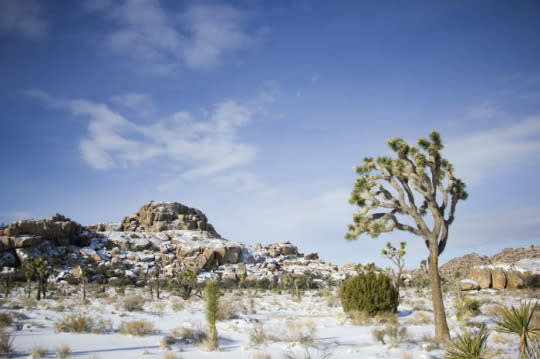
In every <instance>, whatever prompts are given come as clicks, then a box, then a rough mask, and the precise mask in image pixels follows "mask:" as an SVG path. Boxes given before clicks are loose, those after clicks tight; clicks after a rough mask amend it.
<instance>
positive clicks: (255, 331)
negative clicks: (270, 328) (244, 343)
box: [249, 323, 267, 344]
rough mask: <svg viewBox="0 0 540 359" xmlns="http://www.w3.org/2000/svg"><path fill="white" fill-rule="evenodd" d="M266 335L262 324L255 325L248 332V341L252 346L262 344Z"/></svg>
mask: <svg viewBox="0 0 540 359" xmlns="http://www.w3.org/2000/svg"><path fill="white" fill-rule="evenodd" d="M266 339H267V338H266V333H265V332H264V326H263V324H262V323H255V324H254V325H253V326H252V327H251V329H250V330H249V340H250V341H251V342H252V343H253V344H262V343H264V342H265V341H266Z"/></svg>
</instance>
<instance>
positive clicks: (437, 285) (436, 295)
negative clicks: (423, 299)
mask: <svg viewBox="0 0 540 359" xmlns="http://www.w3.org/2000/svg"><path fill="white" fill-rule="evenodd" d="M429 280H430V285H431V300H432V302H433V317H434V319H435V341H437V342H439V343H440V342H444V341H447V340H448V339H450V331H449V329H448V323H447V322H446V314H445V312H444V302H443V296H442V288H441V276H440V275H439V248H438V246H437V242H436V241H429Z"/></svg>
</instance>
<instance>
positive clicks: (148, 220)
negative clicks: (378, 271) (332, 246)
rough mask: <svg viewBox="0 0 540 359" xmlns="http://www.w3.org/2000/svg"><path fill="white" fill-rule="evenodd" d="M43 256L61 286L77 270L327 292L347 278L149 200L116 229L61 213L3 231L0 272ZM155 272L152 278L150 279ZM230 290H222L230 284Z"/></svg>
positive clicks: (95, 276) (197, 214)
mask: <svg viewBox="0 0 540 359" xmlns="http://www.w3.org/2000/svg"><path fill="white" fill-rule="evenodd" d="M29 257H46V258H47V260H48V261H49V263H50V264H51V265H52V267H53V268H54V270H55V271H56V272H57V273H56V275H55V277H56V280H58V281H66V282H68V283H78V281H80V275H81V272H80V266H81V265H84V266H86V267H87V273H88V279H89V280H90V281H91V282H100V283H109V284H114V283H116V284H127V283H131V284H137V285H139V284H141V283H144V282H145V281H147V280H150V278H155V277H150V275H152V276H155V273H156V271H157V272H158V273H160V276H161V278H163V279H165V278H172V277H175V276H176V275H177V274H178V273H179V272H181V271H183V270H186V269H189V270H191V271H193V272H195V273H197V274H198V279H199V280H200V281H203V280H206V279H210V278H211V279H218V280H221V281H223V283H228V284H234V283H237V282H240V281H245V282H246V283H256V282H257V281H259V280H262V281H263V282H265V283H277V282H278V281H279V280H280V278H281V277H282V276H287V278H289V279H288V280H290V278H293V279H294V278H296V277H302V278H308V282H309V283H317V282H318V283H319V285H321V286H326V285H328V283H331V282H339V281H340V280H343V279H345V278H346V277H347V276H349V275H350V273H348V272H343V271H341V270H340V269H339V268H338V266H336V265H334V264H332V263H328V262H325V261H323V260H321V259H319V256H318V254H317V253H310V254H309V255H306V256H304V255H303V254H301V253H299V252H298V248H297V247H296V246H294V245H293V244H291V243H290V242H280V243H271V244H267V245H257V246H255V247H251V246H249V245H246V244H242V243H239V242H234V241H229V240H226V239H223V238H221V237H220V236H219V234H218V233H217V232H216V230H215V229H214V227H213V226H212V225H211V224H209V223H208V220H207V218H206V216H205V215H204V213H203V212H202V211H200V210H198V209H195V208H190V207H187V206H184V205H182V204H180V203H177V202H150V203H147V204H145V205H143V206H142V207H141V208H140V210H139V211H138V212H137V213H135V214H133V215H132V216H128V217H125V218H124V219H123V220H122V222H121V223H116V224H113V223H104V224H98V225H94V226H90V227H84V226H82V225H80V224H79V223H77V222H74V221H71V220H70V219H69V218H66V217H64V216H62V215H55V216H53V217H52V218H51V219H41V220H27V221H19V222H15V223H12V224H10V225H8V226H6V227H5V228H2V229H1V230H0V269H1V268H2V267H11V268H13V267H15V268H18V267H20V266H21V264H22V263H23V262H24V260H26V259H27V258H29ZM151 273H152V274H151ZM228 284H227V285H228Z"/></svg>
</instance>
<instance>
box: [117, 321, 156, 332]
mask: <svg viewBox="0 0 540 359" xmlns="http://www.w3.org/2000/svg"><path fill="white" fill-rule="evenodd" d="M118 330H119V332H120V334H124V335H133V336H143V335H150V334H153V333H154V324H152V323H150V322H149V321H147V320H143V319H141V320H132V321H130V322H122V324H120V327H119V328H118Z"/></svg>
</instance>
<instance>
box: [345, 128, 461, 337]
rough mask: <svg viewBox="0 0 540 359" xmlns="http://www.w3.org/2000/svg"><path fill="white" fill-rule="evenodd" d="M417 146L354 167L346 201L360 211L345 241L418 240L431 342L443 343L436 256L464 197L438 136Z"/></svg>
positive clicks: (398, 146)
mask: <svg viewBox="0 0 540 359" xmlns="http://www.w3.org/2000/svg"><path fill="white" fill-rule="evenodd" d="M417 144H418V145H417V146H414V145H409V144H407V143H406V142H405V141H403V140H402V139H401V138H392V139H390V140H389V141H388V145H389V146H390V148H391V149H392V151H394V153H395V155H396V157H397V158H391V157H386V156H381V157H377V158H376V159H373V158H365V159H364V162H363V164H362V165H361V166H358V167H356V169H355V170H356V173H357V174H358V177H357V179H356V181H355V184H354V188H353V190H352V193H351V197H350V200H349V202H350V203H351V204H355V205H357V206H358V207H360V209H359V211H358V212H357V213H355V214H354V215H353V224H351V225H349V228H348V233H347V235H346V238H347V239H349V240H352V239H356V238H357V237H358V236H359V235H361V234H364V233H366V234H369V235H370V236H371V237H373V238H375V237H377V236H379V234H381V233H383V232H391V231H393V230H401V231H407V232H410V233H412V234H414V235H416V236H419V237H420V238H422V239H423V241H424V243H425V245H426V247H427V249H428V251H429V277H430V285H431V294H432V302H433V313H434V317H435V339H436V340H438V341H444V340H447V339H449V337H450V335H449V330H448V324H447V322H446V314H445V312H444V303H443V297H442V290H441V278H440V275H439V255H441V253H442V252H443V251H444V249H445V247H446V243H447V241H448V229H449V227H450V225H451V224H452V222H454V213H455V211H456V205H457V203H458V202H459V201H460V200H464V199H466V198H467V192H465V183H463V182H462V181H461V180H460V179H458V178H456V177H454V168H453V166H452V164H450V162H448V160H446V159H444V158H442V157H441V154H440V151H441V150H442V149H443V145H442V142H441V137H440V135H439V133H437V132H436V131H435V130H433V131H432V132H431V133H430V134H429V138H428V139H426V138H420V139H418V141H417Z"/></svg>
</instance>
